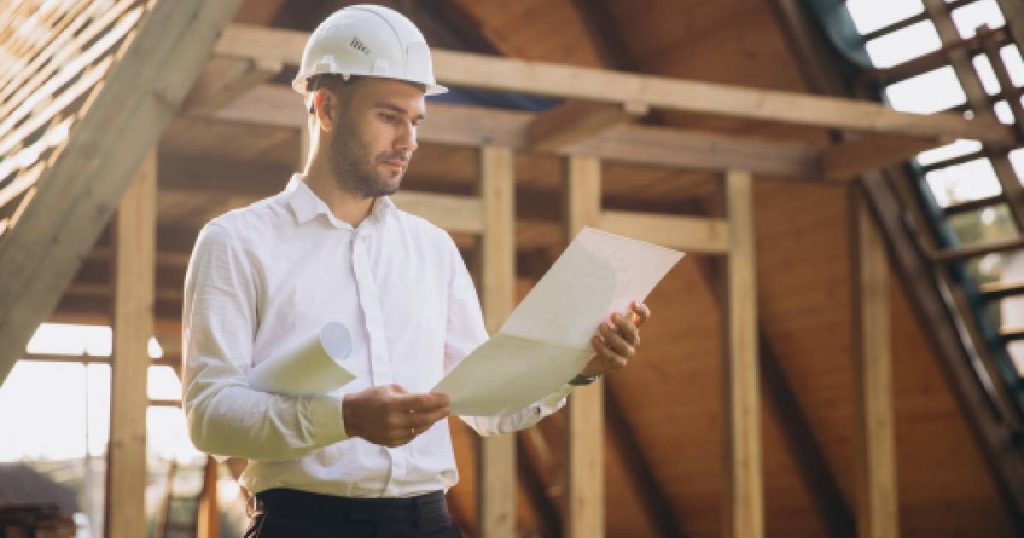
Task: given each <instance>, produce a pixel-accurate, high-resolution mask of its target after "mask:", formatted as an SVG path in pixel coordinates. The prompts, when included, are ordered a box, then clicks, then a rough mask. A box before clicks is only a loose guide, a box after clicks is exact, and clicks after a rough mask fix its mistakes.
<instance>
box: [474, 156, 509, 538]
mask: <svg viewBox="0 0 1024 538" xmlns="http://www.w3.org/2000/svg"><path fill="white" fill-rule="evenodd" d="M480 197H481V199H482V203H483V212H482V214H483V215H484V219H485V223H484V226H483V241H482V244H481V247H482V248H481V252H482V258H483V259H482V262H483V263H482V268H483V270H482V271H481V273H482V274H481V275H480V277H481V282H482V285H481V289H482V294H483V307H484V320H485V322H486V323H487V329H488V331H490V332H491V333H495V332H497V331H498V329H499V328H500V327H501V324H502V323H504V321H505V318H507V317H508V315H509V314H510V313H511V312H512V310H513V309H514V308H515V298H516V266H515V263H516V256H515V254H516V253H515V248H516V246H515V156H514V155H513V153H512V150H510V149H508V148H502V147H495V146H486V147H483V148H482V149H481V151H480ZM479 454H480V457H479V458H478V459H477V463H478V469H477V477H478V480H479V483H478V484H477V492H478V493H477V494H478V495H479V498H478V501H477V521H478V522H479V529H480V534H481V536H484V537H486V538H495V537H497V538H511V537H513V536H515V526H516V505H515V499H516V482H515V476H516V445H515V436H514V435H511V434H503V435H494V436H488V437H484V438H482V439H481V440H480V445H479Z"/></svg>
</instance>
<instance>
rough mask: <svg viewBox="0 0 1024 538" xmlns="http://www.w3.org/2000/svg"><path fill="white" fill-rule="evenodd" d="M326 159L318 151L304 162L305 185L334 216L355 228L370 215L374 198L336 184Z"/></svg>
mask: <svg viewBox="0 0 1024 538" xmlns="http://www.w3.org/2000/svg"><path fill="white" fill-rule="evenodd" d="M326 161H327V159H325V158H323V156H322V155H320V154H319V153H318V154H316V155H314V157H313V158H312V159H310V161H309V162H308V163H306V169H305V170H304V171H303V175H304V176H305V182H306V185H308V186H309V189H310V190H311V191H313V193H314V194H316V195H317V196H318V197H320V199H321V200H323V201H324V203H326V204H327V207H328V208H329V209H330V210H331V213H332V214H334V216H335V217H336V218H338V219H340V220H343V221H345V222H347V223H349V224H351V225H352V227H353V228H355V227H356V226H359V223H361V222H363V220H365V219H366V217H368V216H369V215H370V210H371V209H373V202H374V200H375V198H366V197H363V196H360V195H358V194H356V193H353V192H350V191H347V190H345V189H342V188H341V187H340V186H338V182H337V181H335V179H334V176H333V175H332V174H331V170H330V167H329V166H327V162H326Z"/></svg>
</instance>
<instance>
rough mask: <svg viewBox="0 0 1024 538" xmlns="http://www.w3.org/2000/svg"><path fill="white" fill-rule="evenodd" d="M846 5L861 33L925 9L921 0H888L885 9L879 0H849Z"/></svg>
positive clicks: (872, 30)
mask: <svg viewBox="0 0 1024 538" xmlns="http://www.w3.org/2000/svg"><path fill="white" fill-rule="evenodd" d="M846 7H847V9H849V10H850V15H851V16H852V17H853V24H854V26H856V27H857V31H858V32H860V33H861V34H867V33H870V32H874V31H875V30H878V29H879V28H884V27H886V26H888V25H890V24H892V23H894V22H896V21H899V20H903V19H906V18H907V17H912V16H914V15H917V14H918V13H920V12H922V11H924V4H922V3H921V0H888V1H887V2H885V9H879V7H880V6H879V2H878V0H847V2H846Z"/></svg>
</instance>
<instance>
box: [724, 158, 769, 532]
mask: <svg viewBox="0 0 1024 538" xmlns="http://www.w3.org/2000/svg"><path fill="white" fill-rule="evenodd" d="M726 209H727V218H728V221H729V232H730V246H729V263H728V266H729V272H728V287H727V295H728V311H727V314H726V316H727V322H726V325H727V328H726V331H725V332H726V337H727V339H726V342H725V344H726V345H725V349H726V350H727V351H726V357H725V368H724V369H723V370H724V373H725V389H724V391H723V394H724V397H725V402H724V406H723V409H724V410H725V420H726V423H727V424H726V427H725V435H726V439H725V452H726V465H725V473H726V477H727V479H726V487H725V493H726V507H727V509H726V510H725V511H724V513H723V516H724V517H725V527H724V528H725V529H726V532H725V533H723V536H728V537H730V538H761V537H763V536H764V532H765V526H764V487H763V480H764V477H763V470H762V463H761V460H762V458H761V409H760V397H759V392H760V390H759V388H760V387H759V382H760V379H759V375H758V364H757V350H758V348H757V288H756V284H755V265H754V262H755V256H754V193H753V180H752V177H751V175H750V173H749V172H745V171H738V170H730V171H729V172H727V173H726Z"/></svg>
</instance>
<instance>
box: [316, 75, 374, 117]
mask: <svg viewBox="0 0 1024 538" xmlns="http://www.w3.org/2000/svg"><path fill="white" fill-rule="evenodd" d="M361 78H362V77H358V76H352V75H350V76H348V77H347V78H346V77H345V76H343V75H335V74H330V73H328V74H323V75H313V76H311V77H309V78H308V79H306V91H307V92H309V93H313V92H315V91H317V90H319V89H321V88H323V89H326V90H329V91H330V92H331V93H333V94H334V95H336V96H337V97H338V99H340V100H341V102H342V103H347V102H348V100H349V99H350V98H351V97H352V89H353V88H355V86H356V83H357V82H359V80H360V79H361ZM315 112H316V109H315V106H314V105H313V103H312V102H310V104H309V113H310V114H314V113H315Z"/></svg>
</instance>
